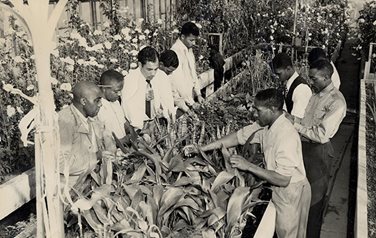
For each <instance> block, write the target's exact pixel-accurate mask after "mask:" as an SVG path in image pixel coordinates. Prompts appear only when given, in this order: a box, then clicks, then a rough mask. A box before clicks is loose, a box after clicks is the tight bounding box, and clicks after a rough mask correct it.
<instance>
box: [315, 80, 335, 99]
mask: <svg viewBox="0 0 376 238" xmlns="http://www.w3.org/2000/svg"><path fill="white" fill-rule="evenodd" d="M333 89H334V85H333V83H332V82H331V83H330V84H329V85H328V86H326V87H325V88H324V89H323V90H321V92H319V93H318V95H319V97H322V96H324V95H325V94H327V93H329V92H330V91H332V90H333Z"/></svg>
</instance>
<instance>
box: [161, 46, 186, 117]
mask: <svg viewBox="0 0 376 238" xmlns="http://www.w3.org/2000/svg"><path fill="white" fill-rule="evenodd" d="M178 66H179V59H178V56H177V54H176V53H175V51H173V50H166V51H164V52H163V53H161V55H160V63H159V69H160V70H162V71H163V72H165V73H166V74H167V76H168V80H169V82H170V85H171V87H170V88H171V92H172V95H173V101H174V104H175V106H176V107H177V110H175V111H176V117H179V116H180V115H182V114H184V113H185V112H187V113H192V111H191V110H190V107H189V106H188V105H187V103H186V102H185V100H184V98H183V97H182V95H180V94H179V92H178V90H176V88H175V86H174V84H173V81H174V77H176V76H177V74H174V72H175V70H176V68H178Z"/></svg>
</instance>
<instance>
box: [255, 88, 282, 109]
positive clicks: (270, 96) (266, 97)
mask: <svg viewBox="0 0 376 238" xmlns="http://www.w3.org/2000/svg"><path fill="white" fill-rule="evenodd" d="M255 99H256V100H257V101H260V102H261V103H262V104H263V105H264V106H265V107H267V108H272V107H275V108H277V109H278V110H282V109H283V102H284V97H283V93H282V91H281V90H279V89H276V88H268V89H265V90H261V91H259V92H258V93H257V94H256V97H255Z"/></svg>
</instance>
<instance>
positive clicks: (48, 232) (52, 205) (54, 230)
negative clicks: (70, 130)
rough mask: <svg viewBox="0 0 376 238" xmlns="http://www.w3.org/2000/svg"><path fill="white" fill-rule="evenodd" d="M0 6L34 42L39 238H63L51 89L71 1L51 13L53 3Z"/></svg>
mask: <svg viewBox="0 0 376 238" xmlns="http://www.w3.org/2000/svg"><path fill="white" fill-rule="evenodd" d="M10 2H11V4H12V5H13V7H9V6H8V5H6V4H4V3H2V2H1V3H0V7H1V8H3V9H6V10H9V11H10V12H12V13H13V14H15V15H16V16H17V17H18V18H19V19H20V21H21V23H22V24H23V25H24V27H25V28H26V31H27V32H28V34H29V36H30V37H31V40H32V45H33V49H34V55H35V66H36V78H37V80H38V89H39V92H38V103H37V105H35V107H37V109H38V112H39V113H38V114H37V116H36V118H35V125H36V133H35V171H36V174H35V179H36V190H37V220H38V221H37V237H38V238H42V237H43V238H44V237H49V238H50V237H51V238H63V237H64V226H63V224H64V223H63V209H62V204H61V201H60V196H59V193H60V191H59V189H58V183H59V180H60V179H59V178H60V177H59V176H60V175H59V171H58V169H57V164H58V161H59V143H60V142H59V128H58V123H57V117H56V116H55V103H54V97H53V92H52V87H51V80H50V77H51V69H50V52H51V50H52V46H53V42H52V39H53V35H54V32H55V28H56V26H57V22H58V20H59V18H60V16H61V14H62V12H63V11H64V7H65V5H66V3H67V0H59V1H58V3H57V4H56V5H55V7H54V9H53V10H52V13H51V14H49V0H39V1H29V2H28V3H27V4H24V2H22V1H18V0H11V1H10Z"/></svg>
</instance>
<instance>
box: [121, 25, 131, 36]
mask: <svg viewBox="0 0 376 238" xmlns="http://www.w3.org/2000/svg"><path fill="white" fill-rule="evenodd" d="M130 31H131V29H130V28H129V27H126V28H123V29H121V33H122V34H123V35H129V32H130Z"/></svg>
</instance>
